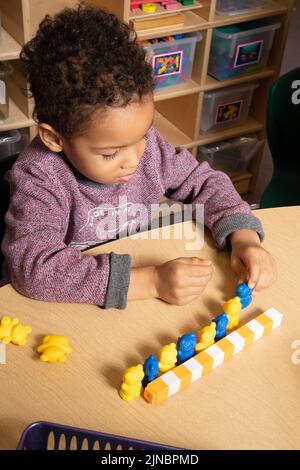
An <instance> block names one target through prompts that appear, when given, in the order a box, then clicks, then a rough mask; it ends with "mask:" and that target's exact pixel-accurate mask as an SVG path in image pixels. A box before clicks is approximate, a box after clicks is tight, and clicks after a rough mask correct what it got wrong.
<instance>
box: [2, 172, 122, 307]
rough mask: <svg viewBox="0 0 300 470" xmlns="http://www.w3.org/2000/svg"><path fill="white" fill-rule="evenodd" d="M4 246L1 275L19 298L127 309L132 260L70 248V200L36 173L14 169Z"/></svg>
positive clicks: (111, 254) (49, 180)
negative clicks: (3, 264) (2, 273)
mask: <svg viewBox="0 0 300 470" xmlns="http://www.w3.org/2000/svg"><path fill="white" fill-rule="evenodd" d="M10 182H11V193H12V196H11V200H10V206H9V210H8V212H7V214H6V217H5V222H6V233H5V236H4V240H3V243H2V251H3V254H4V255H5V270H6V274H7V277H8V279H9V280H10V281H11V283H12V285H13V286H14V287H15V289H16V290H17V291H19V292H20V293H21V294H23V295H25V296H28V297H31V298H34V299H38V300H44V301H50V302H51V301H54V302H68V303H89V304H95V305H99V306H103V307H105V308H109V307H116V308H125V306H126V300H127V291H128V286H129V278H130V265H131V257H130V256H129V255H118V254H115V253H113V252H112V253H108V254H102V255H97V256H91V255H87V254H82V253H81V252H80V251H79V250H78V249H76V248H69V247H68V246H67V245H66V244H65V242H64V239H65V235H66V231H67V228H68V222H69V210H68V201H67V200H66V198H65V197H64V194H63V192H62V191H61V190H60V189H59V188H57V185H55V183H54V182H52V181H51V179H50V177H49V175H45V174H44V173H43V172H42V171H41V169H40V168H38V167H35V166H31V167H30V173H29V170H26V169H24V168H23V167H22V166H21V165H18V164H16V165H15V166H14V168H13V170H11V172H10Z"/></svg>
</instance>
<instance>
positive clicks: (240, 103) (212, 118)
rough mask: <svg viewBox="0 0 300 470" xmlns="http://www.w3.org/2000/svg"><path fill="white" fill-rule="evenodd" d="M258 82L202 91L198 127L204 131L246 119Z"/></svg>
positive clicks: (238, 122) (235, 123)
mask: <svg viewBox="0 0 300 470" xmlns="http://www.w3.org/2000/svg"><path fill="white" fill-rule="evenodd" d="M258 85H259V83H258V82H250V83H245V84H244V85H240V86H234V87H228V88H224V89H221V90H214V91H208V92H206V93H204V98H203V111H202V120H201V125H200V129H201V130H202V131H204V132H206V131H209V130H213V129H218V128H220V127H225V126H230V125H237V124H240V123H242V122H244V121H246V119H247V117H248V113H249V109H250V105H251V100H252V96H253V91H254V90H255V88H257V87H258Z"/></svg>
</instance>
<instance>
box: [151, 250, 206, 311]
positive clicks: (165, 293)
mask: <svg viewBox="0 0 300 470" xmlns="http://www.w3.org/2000/svg"><path fill="white" fill-rule="evenodd" d="M214 269H215V268H214V267H213V265H212V262H211V261H209V260H203V259H201V258H197V257H191V258H176V259H174V260H172V261H168V262H167V263H164V264H161V265H160V266H156V267H155V274H154V284H155V289H156V295H155V297H158V298H160V299H162V300H165V301H166V302H168V303H170V304H174V305H185V304H188V303H190V302H192V301H193V300H195V299H196V298H197V297H198V296H199V295H200V294H201V292H203V290H204V289H205V287H206V285H207V283H208V282H209V280H210V279H211V277H212V274H213V272H214Z"/></svg>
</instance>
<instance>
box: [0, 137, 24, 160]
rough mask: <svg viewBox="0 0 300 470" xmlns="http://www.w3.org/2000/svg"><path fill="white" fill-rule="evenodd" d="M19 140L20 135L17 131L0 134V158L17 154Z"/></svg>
mask: <svg viewBox="0 0 300 470" xmlns="http://www.w3.org/2000/svg"><path fill="white" fill-rule="evenodd" d="M20 140H21V134H20V132H19V131H17V130H13V131H7V132H0V158H5V157H9V156H10V155H14V154H15V153H18V151H19V149H18V143H19V142H20Z"/></svg>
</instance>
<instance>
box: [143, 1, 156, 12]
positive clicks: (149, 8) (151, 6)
mask: <svg viewBox="0 0 300 470" xmlns="http://www.w3.org/2000/svg"><path fill="white" fill-rule="evenodd" d="M142 11H143V12H144V13H155V12H156V5H155V3H144V4H143V5H142Z"/></svg>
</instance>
